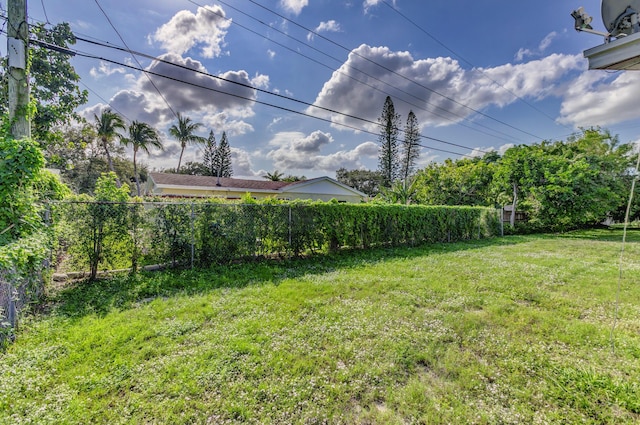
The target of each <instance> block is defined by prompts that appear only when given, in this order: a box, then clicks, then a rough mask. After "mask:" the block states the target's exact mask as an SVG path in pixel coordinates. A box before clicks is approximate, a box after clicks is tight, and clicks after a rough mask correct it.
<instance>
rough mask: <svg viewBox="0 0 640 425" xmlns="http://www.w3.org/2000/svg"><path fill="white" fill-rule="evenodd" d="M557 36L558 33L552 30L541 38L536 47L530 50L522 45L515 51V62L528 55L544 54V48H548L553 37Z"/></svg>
mask: <svg viewBox="0 0 640 425" xmlns="http://www.w3.org/2000/svg"><path fill="white" fill-rule="evenodd" d="M557 36H558V33H557V32H555V31H552V32H550V33H549V34H547V35H546V36H545V37H544V38H543V39H542V41H541V42H540V44H538V48H537V49H534V50H531V49H525V48H524V47H522V48H520V49H519V50H518V52H517V53H516V55H515V59H516V61H517V62H522V61H523V60H524V59H525V58H526V57H528V56H538V57H539V56H542V55H544V53H545V52H546V50H547V49H548V48H549V46H550V45H551V43H552V42H553V39H554V38H556V37H557Z"/></svg>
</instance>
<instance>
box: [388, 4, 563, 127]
mask: <svg viewBox="0 0 640 425" xmlns="http://www.w3.org/2000/svg"><path fill="white" fill-rule="evenodd" d="M381 1H382V3H383V4H384V5H386V6H387V7H388V8H389V9H391V10H393V11H394V12H396V13H397V14H398V15H399V16H400V17H402V18H403V19H404V20H406V21H407V22H409V23H410V24H411V25H413V26H414V27H416V28H417V29H419V30H420V31H422V32H423V33H424V34H426V35H427V36H428V37H429V38H431V39H432V40H433V41H434V42H436V43H437V44H439V45H440V46H441V47H443V48H444V49H446V50H447V51H448V52H449V53H451V54H453V55H454V56H456V57H457V58H458V59H460V60H461V61H462V62H464V63H466V64H467V65H469V66H470V67H471V68H472V69H473V70H474V71H476V72H479V73H480V74H482V76H484V77H485V78H487V79H488V80H489V81H491V82H492V83H494V84H496V85H498V86H499V87H500V88H502V89H503V90H505V91H506V92H507V93H509V94H511V95H512V96H514V97H515V98H516V99H518V100H520V101H521V102H523V103H524V104H525V105H527V106H529V107H530V108H531V109H533V110H534V111H536V112H538V113H540V114H541V115H543V116H544V117H546V118H548V119H550V120H551V121H553V122H554V123H555V124H559V123H558V122H557V121H556V120H555V118H553V117H552V116H550V115H549V114H547V113H546V112H544V111H543V110H542V109H540V108H538V107H536V106H535V105H533V104H532V103H531V102H528V101H527V100H526V99H524V98H522V97H521V96H518V95H517V94H516V93H514V92H513V91H512V90H510V89H509V88H507V87H505V86H504V85H503V84H501V83H500V82H498V81H496V80H495V79H493V78H491V76H489V75H487V73H486V72H484V71H482V70H481V69H480V68H478V67H477V66H475V65H474V64H473V63H471V61H469V60H467V59H465V57H464V56H462V55H460V54H459V53H457V52H455V51H453V50H452V49H451V48H450V47H449V46H447V45H446V44H444V43H443V42H442V41H440V40H439V39H438V38H436V37H435V36H434V35H433V34H431V33H430V32H429V31H427V30H426V29H424V27H422V26H421V25H419V24H418V23H417V22H415V21H414V20H413V19H411V18H410V17H408V16H407V15H405V14H404V13H402V12H401V11H400V9H398V8H397V7H396V6H393V5H391V4H389V2H388V1H387V0H381ZM560 125H562V126H563V127H565V128H570V127H568V126H566V125H564V124H560Z"/></svg>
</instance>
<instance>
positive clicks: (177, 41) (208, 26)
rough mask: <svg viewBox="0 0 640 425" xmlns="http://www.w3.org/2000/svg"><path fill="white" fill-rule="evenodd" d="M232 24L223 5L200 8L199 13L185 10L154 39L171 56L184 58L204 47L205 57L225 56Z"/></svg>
mask: <svg viewBox="0 0 640 425" xmlns="http://www.w3.org/2000/svg"><path fill="white" fill-rule="evenodd" d="M230 25H231V21H230V20H229V19H227V18H226V15H225V12H224V10H223V9H222V8H221V7H220V6H217V5H216V6H206V7H198V10H197V12H196V14H195V15H194V14H193V13H192V12H190V11H188V10H181V11H180V12H178V13H176V14H175V15H174V16H173V18H171V20H170V21H169V22H167V23H166V24H164V25H162V26H161V27H160V28H158V29H157V30H156V32H155V33H154V34H153V35H152V36H151V39H153V40H155V41H158V42H160V44H162V47H164V48H165V49H167V51H168V52H170V53H176V54H179V55H182V54H183V53H186V52H188V51H189V50H191V49H192V48H193V47H195V46H197V45H198V46H201V48H202V50H201V54H202V56H204V57H205V58H212V57H214V56H219V55H220V54H221V53H222V47H223V44H224V37H225V35H226V33H227V29H228V28H229V26H230Z"/></svg>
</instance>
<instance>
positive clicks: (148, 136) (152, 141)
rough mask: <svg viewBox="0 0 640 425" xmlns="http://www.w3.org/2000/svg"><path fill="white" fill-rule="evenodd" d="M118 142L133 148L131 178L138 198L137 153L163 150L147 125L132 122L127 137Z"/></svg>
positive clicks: (158, 139)
mask: <svg viewBox="0 0 640 425" xmlns="http://www.w3.org/2000/svg"><path fill="white" fill-rule="evenodd" d="M120 142H121V143H122V144H124V145H125V146H132V147H133V177H134V179H135V180H136V189H137V192H138V196H140V176H138V167H137V162H136V157H137V155H138V151H139V150H142V151H143V152H146V153H147V154H149V149H150V148H152V147H153V148H158V149H163V146H162V142H161V141H160V138H159V137H158V132H157V131H156V129H155V128H153V127H151V126H150V125H149V124H147V123H144V122H139V121H134V122H132V123H131V125H130V126H129V137H122V138H120Z"/></svg>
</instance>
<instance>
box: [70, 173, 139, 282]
mask: <svg viewBox="0 0 640 425" xmlns="http://www.w3.org/2000/svg"><path fill="white" fill-rule="evenodd" d="M69 200H70V201H72V202H71V203H69V204H66V205H65V207H66V208H64V216H63V219H62V220H61V223H60V224H59V225H58V228H59V236H60V237H61V238H62V239H63V240H64V244H65V245H68V246H69V251H68V254H69V256H70V257H71V263H72V264H76V265H80V266H81V265H88V266H89V269H90V280H94V279H95V278H96V276H97V273H98V269H99V268H100V266H101V265H109V266H111V267H114V266H115V267H124V266H125V265H124V264H122V263H121V261H122V260H125V261H127V260H129V259H132V258H134V256H135V254H134V253H136V252H137V250H136V249H134V246H135V242H134V241H133V240H132V235H131V234H130V232H129V229H131V228H132V226H131V225H130V223H129V205H128V204H127V201H129V187H128V186H127V185H126V184H124V185H122V186H121V187H118V186H117V184H116V175H115V173H112V172H111V173H106V174H103V175H102V177H100V178H99V179H98V182H97V183H96V194H95V197H94V198H90V197H89V196H87V195H79V196H76V197H71V198H69ZM135 258H136V259H137V257H135Z"/></svg>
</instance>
